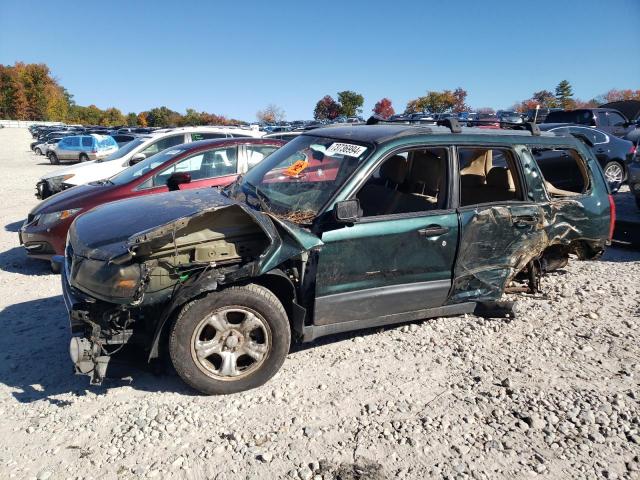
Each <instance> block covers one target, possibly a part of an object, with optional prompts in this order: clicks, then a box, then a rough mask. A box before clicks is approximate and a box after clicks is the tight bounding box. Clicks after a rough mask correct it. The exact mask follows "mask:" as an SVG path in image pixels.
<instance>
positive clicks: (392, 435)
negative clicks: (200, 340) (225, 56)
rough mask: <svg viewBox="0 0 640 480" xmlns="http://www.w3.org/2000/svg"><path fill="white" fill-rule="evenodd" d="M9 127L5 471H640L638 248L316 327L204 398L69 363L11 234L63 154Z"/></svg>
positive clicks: (1, 385) (0, 432)
mask: <svg viewBox="0 0 640 480" xmlns="http://www.w3.org/2000/svg"><path fill="white" fill-rule="evenodd" d="M29 142H30V135H29V133H28V132H27V131H26V130H19V129H10V128H6V129H0V164H1V165H2V167H3V175H2V178H1V180H0V182H2V183H1V185H2V188H1V190H2V191H3V192H5V196H4V198H3V201H2V204H0V220H1V221H2V225H4V228H3V229H2V231H1V232H0V247H1V248H0V250H2V253H0V269H1V271H0V299H1V300H0V301H1V302H2V304H1V305H0V307H1V308H2V310H1V312H0V319H1V322H2V329H3V333H4V334H3V335H2V336H1V337H0V356H1V358H2V361H1V362H0V478H20V479H22V478H36V479H47V478H49V479H58V478H60V479H64V478H72V479H76V478H77V479H89V478H94V479H98V478H100V479H103V478H104V479H115V478H167V479H168V478H189V479H199V478H203V479H204V478H220V479H245V478H251V479H254V478H255V479H259V478H292V479H304V480H309V479H314V480H318V479H320V480H326V479H342V480H346V479H358V478H360V479H386V478H469V477H471V478H529V477H540V478H558V479H560V478H561V479H567V478H607V479H613V478H640V388H639V379H640V343H639V342H640V334H639V333H638V327H640V309H639V299H640V281H639V280H640V252H637V251H633V250H625V249H619V248H611V249H609V250H608V251H607V253H606V255H605V257H604V259H603V260H600V261H593V262H577V261H572V262H571V263H570V264H569V266H568V267H567V268H566V269H565V270H564V271H560V272H558V273H556V274H554V275H551V276H547V277H545V278H544V279H543V281H542V287H543V290H544V294H540V295H536V296H530V295H518V296H513V298H514V299H517V300H518V308H517V311H518V314H517V315H516V318H515V319H504V320H499V319H492V320H486V319H482V318H478V317H475V316H466V315H465V316H464V317H455V318H440V319H435V320H429V321H424V322H416V323H413V324H410V325H404V326H399V327H396V328H388V329H379V330H371V331H367V332H365V333H363V332H360V333H357V334H352V335H342V336H337V337H332V338H330V339H325V340H322V341H318V342H316V343H315V344H314V345H313V348H308V347H304V348H299V349H296V350H295V351H293V352H292V353H291V354H290V355H289V357H288V358H287V361H286V362H285V365H284V367H283V369H282V370H281V372H280V373H279V374H278V375H277V376H276V377H275V378H274V379H272V380H271V381H270V382H269V383H268V384H267V385H265V386H264V387H262V388H259V389H256V390H253V391H250V392H246V393H242V394H237V395H232V396H227V397H203V396H199V395H197V394H195V393H194V392H192V391H190V390H189V389H188V388H186V387H185V386H184V385H183V384H182V383H181V381H180V380H179V378H178V377H177V376H176V375H175V374H174V373H169V374H166V375H163V376H154V375H152V374H151V373H149V372H147V371H144V370H143V369H142V367H141V369H140V370H137V369H132V370H131V372H130V377H131V378H130V379H129V380H126V381H123V380H118V381H116V380H112V381H108V382H107V383H106V384H105V385H104V386H103V387H100V388H92V387H89V385H88V379H87V377H76V376H74V375H73V374H72V371H71V363H70V361H69V360H68V353H67V345H68V326H67V319H66V312H65V310H64V304H63V301H62V297H61V296H60V287H59V277H58V276H55V275H51V274H50V273H49V271H48V267H47V264H45V263H41V262H36V261H28V260H27V259H26V258H25V256H24V254H23V252H22V250H21V249H20V247H19V246H18V239H17V233H16V232H17V230H18V228H19V226H20V224H21V221H22V220H23V218H24V217H25V216H26V214H27V212H28V211H29V210H30V209H31V208H32V207H33V206H34V205H35V204H36V201H37V200H36V199H35V197H34V196H33V192H34V186H35V181H36V179H37V178H38V177H39V176H40V175H41V174H43V173H45V172H47V171H49V170H51V169H52V168H56V167H52V166H51V165H49V164H48V163H46V159H45V160H43V157H36V156H34V155H33V154H31V153H30V152H29V150H28V144H29Z"/></svg>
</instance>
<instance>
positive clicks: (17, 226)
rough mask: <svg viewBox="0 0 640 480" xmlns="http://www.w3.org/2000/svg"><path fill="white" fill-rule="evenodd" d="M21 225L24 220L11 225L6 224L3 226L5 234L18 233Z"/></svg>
mask: <svg viewBox="0 0 640 480" xmlns="http://www.w3.org/2000/svg"><path fill="white" fill-rule="evenodd" d="M23 223H24V220H19V221H17V222H13V223H7V224H6V225H5V226H4V229H5V230H6V231H7V232H13V233H18V231H19V230H20V227H21V226H22V224H23Z"/></svg>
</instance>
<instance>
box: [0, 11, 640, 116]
mask: <svg viewBox="0 0 640 480" xmlns="http://www.w3.org/2000/svg"><path fill="white" fill-rule="evenodd" d="M639 25H640V0H608V1H606V2H605V1H599V0H563V1H560V0H537V1H534V2H521V1H512V0H500V1H498V0H496V1H492V0H484V1H482V0H456V1H444V0H438V1H436V0H431V1H427V0H424V1H419V0H416V1H405V0H395V1H393V2H390V1H380V2H378V1H360V0H348V1H347V0H341V1H333V0H325V1H322V2H308V1H304V0H299V1H297V2H288V1H287V2H285V1H277V0H272V1H269V2H257V1H255V2H254V1H251V0H244V1H242V2H237V3H236V2H208V1H207V2H205V1H202V2H196V1H187V2H176V1H173V2H169V1H164V0H162V1H155V2H151V1H149V2H142V1H138V2H136V1H131V2H125V1H119V0H115V1H114V0H109V1H108V2H87V1H75V0H72V1H62V2H55V1H54V2H52V1H47V2H44V1H43V2H34V1H29V0H19V1H18V0H15V1H11V0H5V1H2V2H0V63H3V64H13V63H14V62H15V61H16V60H19V61H24V62H44V63H46V64H48V65H49V67H50V68H51V70H52V72H53V74H54V75H55V76H56V77H57V78H58V79H59V81H60V83H61V84H62V85H63V86H65V87H66V88H67V89H68V90H69V91H70V92H71V93H72V94H73V95H74V96H75V99H76V102H77V103H79V104H81V105H88V104H91V103H94V104H96V105H97V106H98V107H101V108H106V107H110V106H115V107H118V108H120V109H121V110H122V111H123V112H125V113H127V112H129V111H135V112H139V111H142V110H147V109H149V108H153V107H155V106H162V105H166V106H167V107H169V108H172V109H174V110H178V111H184V110H185V109H186V108H187V107H193V108H196V109H198V110H205V111H208V112H212V113H218V114H224V115H228V116H233V117H235V118H241V119H244V120H249V121H253V120H255V113H256V111H257V110H258V109H261V108H263V107H265V106H266V105H267V104H269V103H275V104H277V105H279V106H280V107H282V108H283V109H284V110H285V111H286V114H287V119H289V120H295V119H306V118H310V117H311V116H312V112H313V107H314V105H315V102H316V101H317V100H318V99H319V98H321V97H322V96H324V95H326V94H330V95H333V96H334V97H335V94H336V92H338V91H340V90H347V89H349V90H356V91H358V92H360V93H362V94H363V95H364V97H365V105H364V113H365V116H366V115H368V114H369V113H370V111H371V108H372V107H373V105H374V103H375V102H376V101H377V100H379V99H380V98H382V97H385V96H386V97H389V98H390V99H391V100H392V101H393V104H394V106H395V107H396V110H400V111H401V110H403V109H404V106H405V105H406V102H407V101H408V100H409V99H411V98H415V97H417V96H420V95H423V94H424V93H425V92H426V91H427V90H441V89H445V88H449V89H454V88H456V87H458V86H461V87H463V88H465V89H466V90H467V91H468V92H469V97H468V103H469V104H470V105H472V106H474V107H484V106H492V107H495V108H502V107H508V106H511V105H512V104H513V103H514V102H515V101H516V100H522V99H524V98H528V97H530V96H531V94H532V93H533V92H534V91H536V90H541V89H549V90H553V89H554V88H555V85H556V84H557V83H558V82H559V81H560V80H562V79H565V78H566V79H568V80H569V81H570V82H571V83H572V84H573V86H574V93H575V95H576V96H577V97H580V98H584V99H588V98H592V97H594V96H596V95H598V94H601V93H604V92H605V91H607V90H609V89H610V88H634V89H637V88H640V28H639Z"/></svg>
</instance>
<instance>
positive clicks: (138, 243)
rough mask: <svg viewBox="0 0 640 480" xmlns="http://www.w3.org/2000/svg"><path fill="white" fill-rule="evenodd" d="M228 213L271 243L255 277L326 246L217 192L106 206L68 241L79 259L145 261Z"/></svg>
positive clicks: (77, 224) (80, 223) (80, 222)
mask: <svg viewBox="0 0 640 480" xmlns="http://www.w3.org/2000/svg"><path fill="white" fill-rule="evenodd" d="M224 208H233V209H239V210H240V211H241V213H242V214H243V215H244V216H246V219H247V221H249V222H252V223H255V224H257V225H258V226H259V227H260V228H261V229H262V230H263V231H264V233H265V234H266V235H267V237H268V239H269V241H270V245H269V247H268V248H267V250H266V251H265V252H264V253H263V254H262V255H261V258H260V262H259V268H258V271H256V272H255V273H256V274H259V273H263V272H265V271H268V270H269V269H271V268H273V267H275V266H276V265H278V264H279V263H280V262H282V261H284V260H286V259H287V258H291V257H293V256H295V255H298V254H300V253H301V252H303V251H307V250H309V249H311V248H313V247H316V246H319V245H322V241H321V240H320V239H319V238H318V237H317V236H316V235H314V234H312V233H310V232H309V231H307V230H305V229H303V228H301V227H299V226H298V225H295V224H293V223H290V222H285V221H282V220H280V219H278V218H276V217H274V216H272V215H270V214H269V213H264V212H260V211H257V210H254V209H253V208H251V207H250V206H248V205H247V204H245V203H242V202H237V201H235V200H232V199H230V198H228V197H226V196H224V195H222V194H221V193H220V192H219V191H218V190H217V189H214V188H207V189H195V190H184V191H182V190H180V191H176V192H167V193H161V194H157V195H146V196H141V197H135V198H131V199H126V200H120V201H117V202H112V203H108V204H105V205H101V206H99V207H96V208H95V209H93V210H91V211H89V212H87V213H85V214H84V215H81V216H79V217H78V218H77V219H76V220H75V221H74V222H73V225H72V227H71V229H70V230H69V239H70V242H71V244H72V246H73V249H74V253H75V254H76V255H80V256H82V257H86V258H92V259H96V260H110V259H112V258H114V257H117V256H119V255H122V254H124V253H126V252H127V251H135V252H139V253H141V254H142V256H144V255H145V254H146V253H147V252H150V251H153V249H154V248H156V247H157V246H160V245H162V244H166V243H167V242H168V241H175V239H176V238H179V237H180V231H181V229H183V228H185V227H186V226H187V225H188V224H189V223H190V222H192V221H194V220H197V219H200V218H202V217H203V216H205V215H207V214H210V213H212V212H215V211H217V210H220V209H224Z"/></svg>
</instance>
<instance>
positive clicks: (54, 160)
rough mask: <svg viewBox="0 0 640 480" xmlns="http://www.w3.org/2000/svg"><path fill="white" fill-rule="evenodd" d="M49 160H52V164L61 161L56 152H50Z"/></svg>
mask: <svg viewBox="0 0 640 480" xmlns="http://www.w3.org/2000/svg"><path fill="white" fill-rule="evenodd" d="M49 162H51V164H52V165H58V164H59V163H60V159H59V158H58V156H57V155H56V154H55V153H53V152H51V153H50V154H49Z"/></svg>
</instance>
